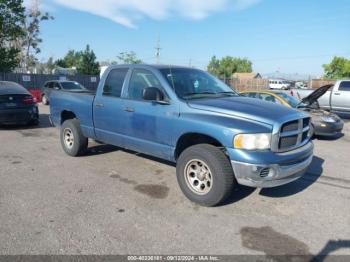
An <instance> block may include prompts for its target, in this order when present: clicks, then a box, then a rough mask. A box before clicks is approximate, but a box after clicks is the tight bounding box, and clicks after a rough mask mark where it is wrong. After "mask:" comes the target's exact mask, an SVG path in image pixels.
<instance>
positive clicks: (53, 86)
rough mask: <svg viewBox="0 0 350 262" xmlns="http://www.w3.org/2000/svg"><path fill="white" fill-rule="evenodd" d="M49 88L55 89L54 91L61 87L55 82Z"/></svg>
mask: <svg viewBox="0 0 350 262" xmlns="http://www.w3.org/2000/svg"><path fill="white" fill-rule="evenodd" d="M51 88H55V89H61V86H60V84H59V83H57V82H53V83H52V85H51Z"/></svg>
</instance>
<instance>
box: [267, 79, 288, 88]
mask: <svg viewBox="0 0 350 262" xmlns="http://www.w3.org/2000/svg"><path fill="white" fill-rule="evenodd" d="M269 88H270V89H283V90H288V89H290V83H289V82H287V81H285V80H281V79H270V80H269Z"/></svg>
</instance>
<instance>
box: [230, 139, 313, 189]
mask: <svg viewBox="0 0 350 262" xmlns="http://www.w3.org/2000/svg"><path fill="white" fill-rule="evenodd" d="M312 149H313V145H312V144H311V143H309V144H308V145H306V146H305V147H304V148H300V149H296V150H294V151H295V152H293V151H291V152H288V153H285V154H284V155H286V154H288V155H289V156H290V161H288V162H284V161H283V162H279V158H280V157H279V156H278V154H276V157H275V161H276V162H275V163H268V164H267V163H264V162H262V163H261V164H259V163H249V162H241V161H234V160H231V165H232V168H233V171H234V174H235V177H236V180H237V182H238V183H239V184H241V185H245V186H250V187H259V188H267V187H276V186H281V185H284V184H287V183H290V182H292V181H294V180H297V179H298V178H300V177H301V176H303V174H304V173H305V172H306V170H307V168H308V166H309V165H310V164H311V162H312V159H313V154H312ZM303 151H304V152H305V151H307V152H308V153H307V155H305V154H304V155H303V157H301V153H302V152H303ZM293 158H294V160H293V161H292V159H293Z"/></svg>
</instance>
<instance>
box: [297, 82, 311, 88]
mask: <svg viewBox="0 0 350 262" xmlns="http://www.w3.org/2000/svg"><path fill="white" fill-rule="evenodd" d="M294 88H296V89H307V88H308V86H307V84H306V83H304V82H302V81H298V82H295V86H294Z"/></svg>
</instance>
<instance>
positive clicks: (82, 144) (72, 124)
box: [60, 119, 88, 156]
mask: <svg viewBox="0 0 350 262" xmlns="http://www.w3.org/2000/svg"><path fill="white" fill-rule="evenodd" d="M60 138H61V145H62V148H63V150H64V151H65V152H66V153H67V154H68V155H70V156H80V155H83V154H84V153H85V151H86V149H87V146H88V139H87V138H86V137H85V136H84V135H83V133H82V132H81V129H80V122H79V120H78V119H69V120H66V121H64V123H63V124H62V127H61V134H60Z"/></svg>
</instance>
